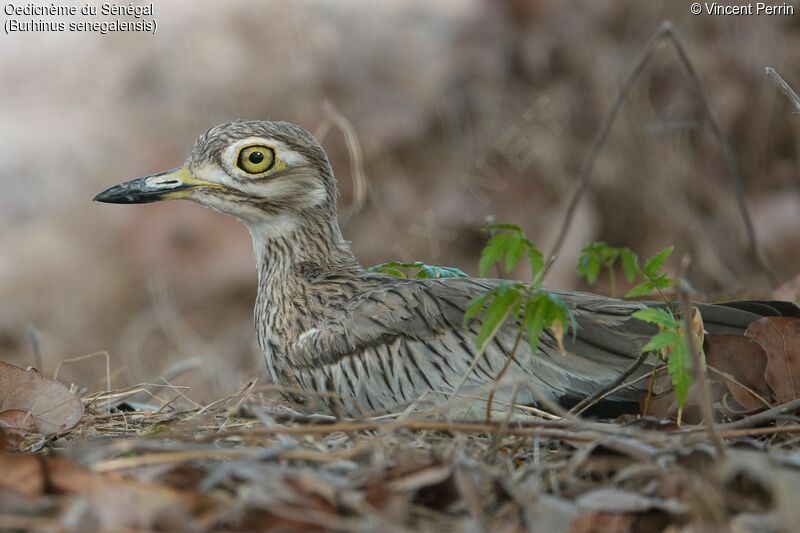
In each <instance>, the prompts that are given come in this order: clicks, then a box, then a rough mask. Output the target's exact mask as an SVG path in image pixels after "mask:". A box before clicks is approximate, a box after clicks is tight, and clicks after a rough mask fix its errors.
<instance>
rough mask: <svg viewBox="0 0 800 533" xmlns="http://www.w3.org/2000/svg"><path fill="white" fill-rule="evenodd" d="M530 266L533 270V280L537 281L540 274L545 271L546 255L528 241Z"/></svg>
mask: <svg viewBox="0 0 800 533" xmlns="http://www.w3.org/2000/svg"><path fill="white" fill-rule="evenodd" d="M527 248H528V265H529V266H530V269H531V279H536V278H537V276H538V275H539V273H540V272H541V271H542V269H544V255H543V254H542V252H541V251H540V250H539V249H538V248H537V247H536V246H534V245H533V243H532V242H530V241H528V247H527Z"/></svg>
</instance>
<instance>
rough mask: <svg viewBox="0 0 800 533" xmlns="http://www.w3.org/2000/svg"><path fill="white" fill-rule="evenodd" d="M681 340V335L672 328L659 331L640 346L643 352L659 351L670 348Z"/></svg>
mask: <svg viewBox="0 0 800 533" xmlns="http://www.w3.org/2000/svg"><path fill="white" fill-rule="evenodd" d="M680 341H681V337H680V335H679V334H677V333H676V332H675V331H673V330H667V331H660V332H658V333H656V334H655V335H653V337H652V338H651V339H650V340H649V341H648V342H647V344H645V345H644V346H643V347H642V351H643V352H660V351H661V350H663V349H664V348H670V349H671V348H672V347H673V346H675V345H676V344H677V343H679V342H680Z"/></svg>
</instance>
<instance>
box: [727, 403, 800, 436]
mask: <svg viewBox="0 0 800 533" xmlns="http://www.w3.org/2000/svg"><path fill="white" fill-rule="evenodd" d="M796 411H800V399H797V400H792V401H790V402H786V403H784V404H781V405H778V406H776V407H773V408H772V409H767V410H766V411H762V412H760V413H756V414H754V415H750V416H748V417H745V418H742V419H741V420H736V421H735V422H728V423H727V424H720V426H719V427H720V429H725V430H728V429H741V428H751V427H754V426H757V425H759V424H765V423H768V422H773V421H774V420H775V418H776V417H779V416H783V415H786V414H788V413H794V412H796Z"/></svg>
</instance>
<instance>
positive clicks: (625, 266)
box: [621, 248, 639, 283]
mask: <svg viewBox="0 0 800 533" xmlns="http://www.w3.org/2000/svg"><path fill="white" fill-rule="evenodd" d="M621 255H622V273H623V274H624V275H625V279H626V280H628V283H633V280H634V279H636V273H637V271H638V270H639V269H638V267H637V264H636V263H637V258H636V254H635V253H633V251H632V250H631V249H630V248H623V249H622V254H621Z"/></svg>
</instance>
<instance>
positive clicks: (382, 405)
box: [94, 120, 797, 416]
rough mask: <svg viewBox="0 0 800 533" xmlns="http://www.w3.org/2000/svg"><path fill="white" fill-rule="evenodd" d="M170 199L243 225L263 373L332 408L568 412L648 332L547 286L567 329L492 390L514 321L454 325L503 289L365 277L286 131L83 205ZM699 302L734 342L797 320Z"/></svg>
mask: <svg viewBox="0 0 800 533" xmlns="http://www.w3.org/2000/svg"><path fill="white" fill-rule="evenodd" d="M174 199H188V200H191V201H194V202H196V203H198V204H201V205H203V206H206V207H209V208H211V209H213V210H215V211H218V212H221V213H225V214H228V215H232V216H234V217H236V218H237V219H239V220H240V221H241V222H242V223H243V224H244V225H245V226H246V228H247V229H248V230H249V232H250V234H251V236H252V241H253V249H254V252H255V258H256V270H257V275H258V291H257V296H256V301H255V310H254V318H255V330H256V336H257V339H258V344H259V346H260V349H261V352H262V354H263V357H264V360H265V362H266V368H267V372H268V374H269V377H270V378H271V380H272V381H273V382H274V383H276V384H278V385H282V386H285V387H286V388H287V390H299V391H303V392H304V393H308V395H309V397H314V398H317V400H318V401H319V403H320V405H322V406H323V408H324V409H326V410H329V411H333V412H334V413H336V414H340V415H346V416H359V415H363V414H364V413H373V414H374V413H393V412H398V411H400V410H403V409H406V408H408V407H409V406H414V405H422V404H425V403H426V402H427V403H428V404H431V405H433V406H437V405H440V404H446V402H447V401H448V400H451V399H452V398H454V397H458V398H466V400H464V402H465V405H467V408H474V407H483V406H485V402H486V396H487V390H488V389H489V388H491V387H496V389H497V390H496V395H495V399H496V401H497V402H498V405H501V406H502V405H505V404H508V402H510V401H514V402H518V403H520V404H528V405H540V404H541V403H542V402H544V403H547V402H551V403H557V404H559V405H561V406H570V405H574V404H575V403H577V402H580V401H581V400H585V399H586V398H588V397H590V396H591V395H593V394H595V393H596V392H597V391H598V390H599V389H601V388H602V387H603V386H604V385H606V384H608V383H611V382H613V381H614V380H615V379H617V378H618V377H619V376H620V375H621V374H622V373H623V372H625V371H626V370H628V369H629V368H630V367H631V365H632V364H633V363H634V362H635V361H636V360H637V359H638V358H639V356H640V355H641V351H642V347H643V345H644V344H645V343H646V342H647V340H648V339H649V338H650V337H651V336H652V335H653V333H654V331H653V326H651V325H648V324H645V323H643V322H641V321H640V320H637V319H635V318H633V317H632V314H633V313H634V312H635V311H637V310H640V309H643V308H645V307H646V306H648V305H651V304H648V303H644V302H638V301H626V300H620V299H615V298H609V297H606V296H601V295H596V294H591V293H587V292H572V291H565V290H556V289H552V288H545V289H543V290H547V291H550V292H552V293H553V294H555V295H556V296H558V297H559V298H560V299H561V300H562V301H563V302H564V303H565V304H566V306H567V307H568V308H569V310H570V311H571V314H572V315H573V317H574V326H573V331H572V334H571V335H566V336H565V338H564V339H563V346H559V342H558V340H559V339H556V338H555V335H554V334H553V333H552V332H551V331H549V330H544V331H543V333H542V334H541V337H540V339H539V342H538V345H537V349H536V353H532V352H531V348H530V344H529V343H527V342H523V343H521V344H520V345H519V346H518V349H517V350H516V352H515V353H514V357H513V359H512V360H511V361H510V365H509V367H508V369H507V372H505V374H504V376H503V382H502V383H499V382H497V381H496V379H497V378H498V375H499V374H500V371H501V368H502V367H503V365H504V363H505V362H506V360H507V358H508V357H509V354H510V353H511V352H512V348H513V345H514V340H515V337H516V334H517V331H518V328H519V322H518V321H515V320H508V321H507V322H506V323H505V324H504V325H503V326H502V327H501V328H500V329H499V330H498V331H497V334H496V335H495V336H494V338H493V339H492V340H491V341H490V342H489V343H488V344H487V345H486V346H485V348H484V349H483V350H478V348H477V346H476V336H477V333H478V328H479V326H480V324H479V321H478V319H472V320H470V321H466V322H465V320H464V315H465V311H466V308H467V306H468V304H469V303H470V301H472V300H473V299H474V298H476V297H477V296H480V295H482V294H485V293H486V292H487V291H490V290H492V289H493V288H495V287H497V285H498V283H501V281H500V280H494V279H480V278H469V277H466V278H461V277H448V278H439V279H416V278H414V279H408V278H399V277H393V276H389V275H386V274H381V273H377V272H373V271H371V270H369V269H366V268H364V267H363V266H362V265H361V264H360V263H359V262H358V260H357V259H356V257H355V256H354V254H353V252H352V251H351V247H350V243H349V242H348V241H346V240H345V239H344V237H343V235H342V232H341V230H340V228H339V224H338V222H337V214H336V203H337V187H336V179H335V177H334V173H333V170H332V168H331V165H330V163H329V160H328V157H327V155H326V152H325V150H324V149H323V147H322V146H321V145H320V143H319V142H318V141H317V140H316V139H315V138H314V137H313V136H312V135H311V134H310V133H309V132H308V131H306V130H305V129H303V128H301V127H299V126H296V125H294V124H291V123H288V122H278V121H259V120H250V121H243V120H238V121H233V122H227V123H224V124H221V125H218V126H215V127H212V128H210V129H209V130H208V131H206V132H205V133H204V134H203V135H201V136H200V137H199V138H198V139H197V141H196V142H195V143H194V146H193V147H192V149H191V151H190V153H189V155H188V158H187V159H186V160H185V162H184V163H183V164H182V165H181V166H179V167H177V168H175V169H172V170H169V171H167V172H162V173H159V174H154V175H150V176H145V177H142V178H137V179H133V180H130V181H126V182H124V183H121V184H119V185H115V186H113V187H110V188H108V189H106V190H104V191H103V192H101V193H99V194H98V195H97V196H96V197H95V198H94V200H95V201H98V202H106V203H117V204H138V203H146V202H155V201H162V200H174ZM698 306H699V307H700V310H701V313H702V315H703V318H704V324H705V327H706V329H707V330H708V331H711V332H728V333H730V332H739V333H741V332H742V331H743V330H744V328H746V327H747V325H748V324H749V323H751V322H752V321H753V320H755V319H757V318H759V317H761V316H776V315H781V314H786V313H788V314H795V313H797V308H796V307H793V305H792V304H786V303H785V302H755V301H754V302H730V303H727V304H721V305H715V304H698ZM648 364H652V361H649V362H648ZM642 368H643V369H642V370H641V371H640V372H645V371H647V370H646V369H647V365H645V366H644V367H642ZM644 381H646V380H641V381H640V382H639V383H637V384H634V385H632V386H629V387H625V388H621V389H620V390H617V391H615V392H613V393H611V394H609V395H607V396H606V397H604V398H603V400H602V402H601V405H606V406H609V407H610V408H612V410H613V409H615V408H617V407H620V408H622V407H623V406H627V407H628V408H629V407H630V406H631V405H635V404H637V403H638V401H639V398H640V396H641V394H642V391H643V387H644V384H643V382H644ZM503 383H506V384H507V383H515V384H524V387H521V386H515V387H513V388H512V387H510V386H506V387H501V386H500V385H503ZM320 398H322V400H319V399H320ZM470 398H472V399H471V400H470ZM451 403H452V402H451Z"/></svg>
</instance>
